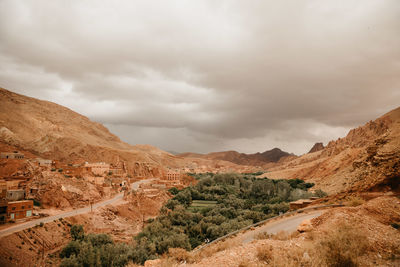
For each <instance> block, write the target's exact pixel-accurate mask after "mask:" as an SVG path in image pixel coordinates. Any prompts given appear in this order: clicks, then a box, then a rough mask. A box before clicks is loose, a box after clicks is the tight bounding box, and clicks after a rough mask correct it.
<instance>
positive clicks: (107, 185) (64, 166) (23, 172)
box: [0, 151, 232, 224]
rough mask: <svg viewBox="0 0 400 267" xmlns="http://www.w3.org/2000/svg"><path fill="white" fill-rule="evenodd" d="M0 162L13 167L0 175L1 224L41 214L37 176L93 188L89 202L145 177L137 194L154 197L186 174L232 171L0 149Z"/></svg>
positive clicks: (186, 179) (187, 181) (185, 181)
mask: <svg viewBox="0 0 400 267" xmlns="http://www.w3.org/2000/svg"><path fill="white" fill-rule="evenodd" d="M0 161H1V164H2V166H3V167H4V169H7V168H8V169H10V168H11V169H13V167H14V169H15V171H14V172H9V173H8V175H4V173H3V174H0V190H1V191H0V223H1V224H4V223H14V222H21V221H24V220H29V219H32V218H37V217H38V216H45V215H44V214H43V212H42V211H43V207H42V205H41V204H42V203H40V198H41V196H42V195H41V193H43V192H45V191H48V188H46V186H45V185H44V184H46V183H45V182H44V181H43V178H41V177H43V176H47V177H50V179H52V180H57V178H60V177H61V178H63V179H64V180H65V181H75V180H78V181H80V182H81V183H83V184H84V185H86V186H90V187H95V188H97V189H98V191H99V192H100V196H101V197H97V198H89V199H87V201H86V202H84V204H85V205H89V204H93V203H96V202H98V201H100V200H104V199H108V198H111V197H113V196H114V195H116V194H118V193H121V192H129V190H130V185H131V184H132V183H134V182H137V181H140V180H144V179H149V182H148V183H142V184H140V186H139V188H138V189H137V193H140V194H143V195H144V196H146V197H148V198H154V197H156V196H157V195H158V194H159V193H160V192H161V191H166V190H168V189H170V188H173V187H175V188H178V189H182V188H184V187H186V186H189V185H191V184H192V183H193V182H194V179H193V178H192V177H190V176H188V175H187V173H206V172H230V171H232V170H231V169H230V168H228V167H224V166H214V167H213V168H211V167H208V166H205V165H198V164H196V163H193V162H192V163H191V164H188V166H184V167H181V168H168V167H161V168H160V166H158V165H155V164H154V163H150V162H135V168H134V169H133V171H131V172H129V171H128V169H127V166H126V162H124V161H123V160H120V159H119V158H118V159H116V162H114V163H106V162H73V163H64V162H61V161H58V160H52V159H43V158H37V157H34V156H32V155H26V154H24V153H21V152H19V151H7V152H1V153H0ZM21 166H24V168H21ZM45 174H46V175H45ZM154 174H156V175H154ZM58 180H60V179H58ZM61 190H62V191H64V192H67V193H68V191H72V192H76V191H77V189H76V188H75V187H74V186H73V185H71V184H70V183H62V184H61ZM81 191H83V190H81ZM73 208H76V207H73Z"/></svg>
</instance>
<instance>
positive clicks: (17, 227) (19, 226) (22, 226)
mask: <svg viewBox="0 0 400 267" xmlns="http://www.w3.org/2000/svg"><path fill="white" fill-rule="evenodd" d="M151 180H152V179H146V180H140V181H137V182H135V183H132V185H131V189H132V190H137V189H138V188H139V185H140V184H142V183H148V182H150V181H151ZM123 196H124V193H119V194H117V195H115V196H114V197H113V198H112V199H108V200H105V201H102V202H98V203H95V204H93V206H92V208H91V207H90V205H89V206H86V207H84V208H80V209H76V210H71V211H66V212H63V213H60V214H57V215H53V216H49V217H45V218H40V219H36V220H32V221H29V222H25V223H21V224H17V225H11V224H10V227H8V228H5V229H2V230H0V237H4V236H7V235H10V234H12V233H15V232H19V231H22V230H25V229H28V228H31V227H33V226H35V225H38V224H40V223H47V222H51V221H54V220H58V219H60V218H66V217H71V216H76V215H80V214H84V213H88V212H90V211H91V209H93V210H94V209H97V208H100V207H104V206H106V205H109V204H113V203H115V202H117V201H119V200H121V199H122V198H123Z"/></svg>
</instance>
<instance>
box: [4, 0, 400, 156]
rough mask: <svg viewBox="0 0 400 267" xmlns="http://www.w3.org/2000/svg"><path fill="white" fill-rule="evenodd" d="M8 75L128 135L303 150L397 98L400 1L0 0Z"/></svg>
mask: <svg viewBox="0 0 400 267" xmlns="http://www.w3.org/2000/svg"><path fill="white" fill-rule="evenodd" d="M0 86H2V87H5V88H7V89H10V90H12V91H15V92H19V93H22V94H26V95H29V96H33V97H37V98H41V99H46V100H50V101H54V102H56V103H58V104H61V105H64V106H67V107H69V108H71V109H73V110H75V111H77V112H79V113H82V114H84V115H86V116H88V117H90V118H91V119H92V120H95V121H98V122H101V123H104V124H105V125H106V126H107V127H108V128H110V130H111V131H112V132H114V133H115V134H117V135H118V136H120V137H121V138H122V139H123V140H125V141H127V142H129V143H132V144H139V143H149V144H152V145H155V146H158V147H160V148H162V149H165V150H173V151H179V152H184V151H195V152H211V151H221V150H228V149H234V150H238V151H241V152H256V151H265V150H267V149H271V148H273V147H280V148H282V149H284V150H286V151H289V152H294V153H297V154H300V153H305V152H307V151H308V150H309V149H310V147H311V146H312V145H313V143H315V142H318V141H323V142H325V144H326V142H328V141H329V140H331V139H336V138H338V137H341V136H344V135H345V134H346V133H347V131H348V130H349V129H350V128H353V127H355V126H358V125H361V124H364V123H365V122H367V121H368V120H371V119H374V118H376V117H378V116H380V115H382V114H383V113H386V112H387V111H389V110H391V109H393V108H395V107H397V106H399V105H400V1H398V0H393V1H385V0H375V1H371V0H364V1H352V0H343V1H339V0H332V1H320V0H315V1H211V0H210V1H171V0H170V1H149V0H145V1H131V0H129V1H128V0H127V1H39V0H35V1H33V0H32V1H14V0H10V1H5V0H0Z"/></svg>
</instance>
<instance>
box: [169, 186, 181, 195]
mask: <svg viewBox="0 0 400 267" xmlns="http://www.w3.org/2000/svg"><path fill="white" fill-rule="evenodd" d="M168 191H169V192H170V193H171V194H173V195H176V194H178V193H179V189H178V188H176V187H172V188H170V189H168Z"/></svg>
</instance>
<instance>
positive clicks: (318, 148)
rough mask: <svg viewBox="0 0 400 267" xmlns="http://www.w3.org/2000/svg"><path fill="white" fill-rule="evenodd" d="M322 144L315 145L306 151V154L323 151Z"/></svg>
mask: <svg viewBox="0 0 400 267" xmlns="http://www.w3.org/2000/svg"><path fill="white" fill-rule="evenodd" d="M324 148H325V147H324V144H323V143H315V144H314V146H313V147H312V148H311V149H310V151H308V153H314V152H318V151H321V150H323V149H324Z"/></svg>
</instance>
